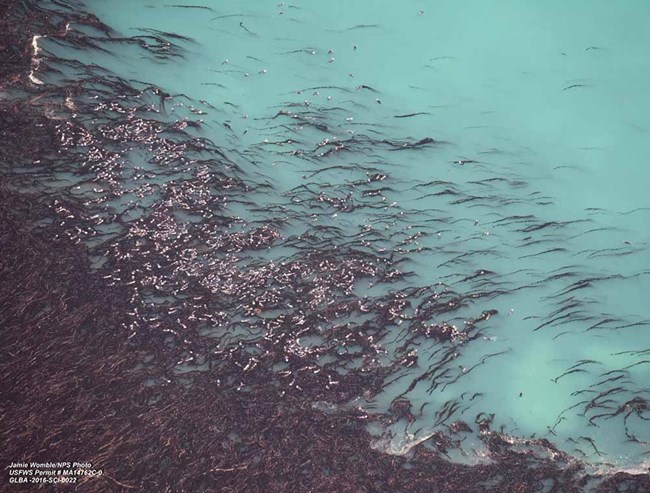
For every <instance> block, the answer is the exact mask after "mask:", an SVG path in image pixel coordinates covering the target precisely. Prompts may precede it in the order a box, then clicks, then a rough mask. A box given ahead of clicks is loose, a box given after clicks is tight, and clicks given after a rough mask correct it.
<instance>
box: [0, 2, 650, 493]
mask: <svg viewBox="0 0 650 493" xmlns="http://www.w3.org/2000/svg"><path fill="white" fill-rule="evenodd" d="M0 8H1V14H2V20H1V21H0V22H1V25H0V33H1V34H0V49H1V50H2V52H1V53H2V63H1V64H0V76H1V77H2V81H1V90H2V91H3V92H4V93H5V95H6V96H8V97H3V99H2V100H0V125H1V128H0V135H1V146H0V173H1V176H2V184H1V186H0V202H1V204H0V245H1V249H2V250H1V251H2V256H1V257H0V324H1V327H2V339H3V341H2V358H1V360H0V368H1V369H0V375H1V376H2V382H3V384H2V385H3V392H2V412H1V416H2V434H3V438H2V444H3V446H2V457H3V463H4V464H5V466H8V465H9V463H10V462H20V461H26V462H30V461H35V462H45V461H68V460H70V461H73V460H74V461H87V462H90V463H92V465H93V468H94V469H101V470H102V471H103V475H102V476H100V477H94V478H83V479H81V481H80V483H78V484H77V485H75V486H65V485H61V486H51V485H48V486H41V488H42V489H48V490H52V491H58V490H68V489H71V488H74V489H77V490H79V491H101V492H107V491H127V490H141V491H160V492H164V491H169V492H171V491H174V492H180V491H187V492H193V491H224V492H227V491H231V492H256V491H263V492H290V491H291V492H293V491H295V492H310V491H311V492H362V491H365V492H374V491H376V492H461V491H467V492H471V491H477V492H478V491H499V492H506V491H507V492H533V491H548V492H560V491H562V492H581V491H587V490H594V491H602V492H605V491H620V492H623V491H625V492H642V491H650V479H649V478H648V476H647V475H631V474H626V473H619V474H615V475H611V476H596V475H593V474H590V473H588V471H587V469H586V467H585V465H584V464H583V463H582V462H581V461H580V460H577V459H576V458H573V457H570V456H568V455H567V454H565V453H563V452H561V451H559V450H558V449H556V448H555V446H554V445H553V444H551V443H550V442H548V441H547V440H544V439H528V440H523V441H522V440H519V441H515V440H513V439H512V438H511V437H509V436H508V435H507V434H505V433H503V432H501V431H498V430H494V429H492V427H491V416H490V415H487V414H479V415H478V416H476V417H475V419H473V420H470V421H469V422H466V421H461V420H456V421H454V422H453V423H450V424H449V426H448V427H447V429H448V432H446V433H443V432H438V433H435V434H434V435H433V436H431V437H430V438H429V439H428V440H425V441H423V442H422V443H419V444H417V445H415V446H413V447H412V449H411V450H410V452H409V453H408V454H405V455H389V454H387V453H384V452H382V451H380V450H378V447H376V446H375V445H376V436H374V435H371V434H370V432H369V429H370V428H371V427H372V426H374V427H375V429H383V428H384V427H385V426H387V425H388V424H390V423H394V422H397V421H399V420H405V421H411V420H413V413H416V412H417V410H415V409H412V406H411V404H410V402H409V400H408V399H407V398H405V397H400V398H397V399H395V400H394V401H393V403H392V404H391V406H390V412H389V413H388V414H381V413H370V412H367V411H365V410H364V409H363V408H361V407H359V406H354V405H350V402H351V401H353V400H354V399H355V398H360V397H363V396H365V397H371V396H374V395H376V394H377V393H379V392H380V391H381V389H382V388H384V386H385V385H386V384H387V382H389V381H390V380H392V379H393V378H395V377H396V375H399V374H401V373H400V372H403V371H404V369H407V368H410V367H412V366H414V365H417V364H418V358H417V355H416V353H415V352H414V351H413V348H414V345H415V343H416V341H418V340H420V339H427V340H430V341H434V343H435V344H437V345H439V346H440V351H441V352H440V354H441V355H442V356H441V357H440V359H439V360H438V361H439V365H438V366H436V367H434V368H432V369H431V370H430V371H429V372H426V373H425V374H424V376H423V378H427V379H429V380H431V381H432V382H433V383H432V385H435V382H436V378H438V377H439V374H440V373H442V372H443V371H444V370H445V368H447V367H450V366H453V360H454V358H455V354H456V353H457V352H458V351H460V350H462V346H463V345H464V344H470V343H471V342H472V341H473V340H476V339H478V338H479V336H480V334H481V333H480V327H481V325H482V324H483V323H484V321H485V320H487V319H488V318H490V316H491V315H494V314H495V313H494V312H492V311H485V312H481V313H476V314H475V315H474V318H472V319H468V320H467V322H466V325H465V327H464V328H463V330H462V331H458V329H457V328H456V327H452V326H451V325H448V324H446V323H444V322H443V319H444V317H446V316H448V315H449V314H453V313H455V312H456V311H457V310H459V309H460V308H467V307H471V301H472V297H473V296H477V295H476V294H463V293H456V292H453V291H450V290H440V289H438V290H436V288H435V287H412V288H407V289H395V290H393V291H388V293H389V294H380V295H374V296H360V295H358V294H356V290H355V289H354V286H355V282H358V281H359V280H360V279H365V280H368V281H371V282H373V283H374V284H376V285H382V284H385V285H390V284H391V283H394V282H396V281H397V280H399V279H403V278H405V277H407V276H408V275H409V272H408V271H407V270H403V269H402V268H401V264H402V263H403V262H404V257H405V256H406V255H408V254H410V253H411V252H408V251H404V250H402V251H403V254H402V255H396V254H395V247H397V246H400V245H402V246H403V245H408V244H410V243H411V241H412V239H411V241H408V238H407V240H406V241H404V240H402V241H401V242H398V241H397V240H398V239H394V238H392V237H387V236H386V235H384V234H383V232H382V230H381V228H376V229H374V228H372V227H366V228H365V229H364V230H363V231H361V233H360V234H359V235H355V236H350V235H347V234H345V233H344V232H342V231H340V230H336V229H335V228H328V227H318V226H315V225H313V226H310V227H309V229H308V230H307V232H305V233H302V234H299V235H291V236H288V237H286V236H285V232H284V229H285V226H286V224H287V223H289V222H291V221H293V222H295V223H300V224H311V222H312V220H313V217H314V215H318V214H321V213H322V214H326V213H329V211H332V210H335V211H342V212H345V211H346V210H349V209H350V208H352V207H370V208H372V207H375V205H374V204H375V202H373V200H374V199H375V198H377V199H378V197H377V195H381V191H379V192H377V188H376V186H377V184H378V183H379V182H383V181H384V180H385V179H386V178H387V176H386V175H383V174H381V173H379V172H377V171H376V170H367V172H366V178H365V179H363V180H359V181H358V182H357V183H355V184H354V187H355V189H354V190H355V191H354V193H355V196H354V197H353V196H352V194H349V195H348V194H346V193H339V192H340V190H330V189H327V188H325V187H323V188H318V186H317V184H314V185H312V186H311V187H304V188H301V189H299V190H297V191H295V193H294V194H293V195H292V197H291V201H290V203H289V205H278V206H277V207H276V208H275V209H274V208H267V209H265V210H259V209H260V208H259V207H258V206H257V202H256V197H261V196H264V195H265V194H269V193H272V186H271V185H270V184H269V183H267V182H259V181H258V182H256V180H255V177H254V176H251V175H249V174H247V173H245V172H244V171H243V170H242V169H241V168H240V167H239V166H238V164H237V158H236V157H235V158H232V157H231V155H232V153H229V152H226V151H225V150H224V149H222V148H220V147H219V145H217V144H216V143H214V142H212V141H210V140H208V139H206V138H204V137H202V136H201V135H202V133H201V125H202V124H201V121H200V119H199V118H198V117H197V116H196V115H195V113H197V112H188V114H187V115H186V116H185V117H183V118H181V119H180V120H179V119H175V120H172V119H170V118H169V117H168V114H167V111H166V110H167V108H169V107H171V106H172V105H173V104H174V103H176V102H178V101H183V102H184V103H185V104H186V107H191V106H192V105H196V107H200V103H198V102H194V101H191V100H190V99H189V98H187V97H186V96H183V95H175V96H174V95H170V94H167V93H165V92H164V91H163V90H162V89H160V88H158V87H156V86H154V85H145V84H143V83H138V82H134V81H127V80H123V79H120V78H119V77H117V76H115V75H114V74H111V73H110V72H109V71H108V70H106V69H105V68H102V67H101V66H98V65H91V64H84V63H81V62H79V61H78V60H75V59H63V58H59V57H57V56H55V55H54V54H53V53H50V52H47V51H45V50H44V51H42V52H37V50H36V48H35V46H36V45H35V44H34V43H35V38H34V36H35V35H38V36H47V38H48V39H49V41H50V42H53V43H55V44H57V45H62V46H66V47H68V48H70V49H77V50H83V51H84V52H92V51H93V50H99V51H104V52H107V51H110V50H111V49H112V47H114V46H115V44H121V45H122V44H129V45H132V46H133V47H136V48H137V49H140V50H142V51H143V54H144V55H146V56H149V57H154V58H156V59H158V60H159V61H160V62H161V63H165V62H166V61H168V60H171V59H173V58H174V57H180V56H183V47H182V44H183V42H185V41H188V40H187V39H184V38H182V37H180V36H177V35H173V34H172V33H161V32H150V33H149V34H146V35H143V36H136V37H131V38H127V37H123V36H119V35H118V34H117V33H115V32H113V31H112V29H111V28H110V27H109V26H106V25H104V24H103V23H102V22H101V21H100V20H99V19H97V18H96V17H94V16H93V15H90V14H87V13H84V12H83V6H82V5H81V4H78V3H74V2H67V1H52V2H47V3H46V5H42V2H36V1H27V0H23V1H4V2H2V6H1V7H0ZM43 80H48V81H55V82H46V83H42V81H43ZM308 111H312V110H311V109H307V108H303V109H295V112H292V113H288V112H286V113H283V112H280V113H278V114H277V115H275V116H274V117H273V118H284V119H287V120H294V121H296V120H297V121H298V122H299V123H301V124H303V125H323V123H318V122H316V123H314V119H313V118H311V116H310V114H308ZM361 145H364V146H389V147H395V148H396V149H399V150H404V151H406V152H417V151H418V149H421V148H424V147H427V146H430V145H435V141H434V140H433V139H429V140H427V139H423V140H419V141H414V142H410V143H403V142H401V143H396V142H392V141H387V140H386V139H378V140H377V141H375V142H373V141H364V142H360V141H357V140H354V139H353V138H351V139H350V140H349V141H348V142H347V143H346V144H345V145H344V146H341V147H339V146H338V145H337V146H333V145H331V144H329V143H324V144H323V145H321V146H319V147H317V149H316V151H317V152H316V151H315V152H314V155H313V156H312V157H311V159H326V158H327V155H326V152H340V151H349V150H350V149H355V146H361ZM322 147H325V149H322ZM324 151H325V152H324ZM261 156H262V157H261V159H263V155H261ZM134 163H141V164H142V165H136V164H134ZM357 197H358V198H357ZM364 200H365V201H364ZM226 203H230V204H238V207H241V208H243V209H245V210H248V211H251V212H252V213H254V214H253V216H255V217H260V218H261V219H258V220H252V221H248V220H244V219H241V217H240V215H234V214H233V213H231V212H229V210H228V209H227V208H226ZM381 206H382V207H383V204H381ZM377 209H378V210H382V209H381V208H380V207H379V206H377ZM384 220H385V221H395V220H399V216H391V215H389V213H386V217H385V218H384ZM400 240H401V239H400ZM379 244H381V245H389V246H393V247H394V248H384V247H382V248H378V247H377V246H376V245H379ZM278 245H281V246H282V247H283V248H284V249H285V250H283V252H285V251H286V249H287V248H289V249H293V250H291V251H292V253H290V254H284V253H282V255H281V256H279V257H275V258H268V257H267V256H266V255H267V254H268V252H269V251H270V252H273V251H275V250H276V249H277V247H278ZM278 255H280V254H278ZM402 323H406V324H408V327H409V331H408V333H407V337H405V338H403V340H402V341H401V342H400V343H399V344H398V345H397V346H396V347H395V348H394V349H393V350H392V351H391V352H390V354H388V352H387V351H386V349H384V348H383V347H382V346H381V345H380V344H378V343H377V341H381V340H384V339H385V338H387V337H389V336H391V335H392V334H396V333H397V327H398V326H399V325H401V324H402ZM301 339H302V341H305V340H310V341H312V342H311V343H310V344H304V343H301ZM414 384H415V383H414ZM646 406H647V403H646V402H645V401H644V400H643V399H640V398H639V399H638V400H637V401H634V402H632V403H626V404H625V407H622V408H621V409H619V411H618V414H626V415H630V414H635V413H636V414H637V415H639V416H641V414H642V413H643V412H644V411H645V409H646ZM449 414H450V415H451V414H453V413H452V411H449ZM469 433H473V434H476V436H477V437H478V438H479V439H480V441H482V442H483V444H484V445H485V447H486V449H487V458H486V460H485V461H483V462H482V463H480V464H474V465H469V464H460V463H456V462H452V461H450V460H449V459H448V457H447V455H446V454H447V452H448V450H451V449H454V448H458V447H459V446H460V441H461V439H462V437H463V436H464V435H465V434H469ZM5 479H6V478H5ZM7 484H8V483H7V482H5V485H7ZM12 486H13V487H15V488H19V487H18V486H15V485H12ZM7 489H8V490H9V488H7ZM32 489H34V488H32Z"/></svg>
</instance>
